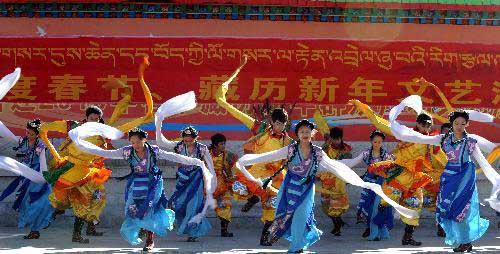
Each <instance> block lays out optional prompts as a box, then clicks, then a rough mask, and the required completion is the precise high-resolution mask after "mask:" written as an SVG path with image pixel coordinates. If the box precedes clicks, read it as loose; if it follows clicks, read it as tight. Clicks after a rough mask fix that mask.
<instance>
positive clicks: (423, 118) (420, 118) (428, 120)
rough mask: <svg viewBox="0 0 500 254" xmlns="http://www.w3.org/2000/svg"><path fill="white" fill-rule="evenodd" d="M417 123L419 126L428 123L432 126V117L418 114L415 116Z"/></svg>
mask: <svg viewBox="0 0 500 254" xmlns="http://www.w3.org/2000/svg"><path fill="white" fill-rule="evenodd" d="M417 123H421V124H424V123H430V124H432V117H431V116H430V115H428V114H426V113H420V114H419V115H418V116H417Z"/></svg>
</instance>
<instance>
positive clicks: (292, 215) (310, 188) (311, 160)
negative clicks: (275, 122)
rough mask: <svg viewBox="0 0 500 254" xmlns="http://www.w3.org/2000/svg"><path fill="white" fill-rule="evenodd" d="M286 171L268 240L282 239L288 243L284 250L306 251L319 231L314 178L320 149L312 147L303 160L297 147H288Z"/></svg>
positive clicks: (320, 155) (316, 238) (317, 237)
mask: <svg viewBox="0 0 500 254" xmlns="http://www.w3.org/2000/svg"><path fill="white" fill-rule="evenodd" d="M288 154H289V158H288V161H289V162H288V170H287V173H286V176H285V179H284V180H283V183H282V184H281V187H280V189H279V192H278V196H277V204H278V207H277V209H276V214H275V219H274V221H273V224H272V225H271V227H270V228H269V232H270V238H271V239H274V240H277V239H278V238H281V237H284V238H285V239H287V240H288V241H290V246H289V248H288V250H289V251H290V252H295V251H298V250H303V249H306V248H307V247H309V246H311V245H312V244H314V243H315V242H317V241H318V240H319V239H320V236H321V235H322V232H321V230H319V229H318V228H317V227H316V220H315V219H314V179H315V178H316V173H317V169H318V166H319V162H320V161H321V159H322V149H321V148H320V147H318V146H312V149H311V154H310V156H309V157H308V158H304V157H303V156H302V155H301V154H300V149H298V144H297V143H293V144H291V145H289V146H288Z"/></svg>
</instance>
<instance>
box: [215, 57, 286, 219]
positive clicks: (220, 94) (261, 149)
mask: <svg viewBox="0 0 500 254" xmlns="http://www.w3.org/2000/svg"><path fill="white" fill-rule="evenodd" d="M243 65H244V64H243ZM243 65H241V66H240V67H239V68H238V69H237V70H236V71H235V72H234V73H233V74H232V75H231V77H230V78H229V79H228V80H227V81H226V82H224V84H222V86H221V87H219V89H218V90H217V93H216V97H215V100H216V101H217V104H219V106H220V107H222V108H224V109H226V110H227V112H229V114H231V115H232V116H233V117H235V118H236V119H238V120H239V121H241V122H242V123H243V124H244V125H245V126H246V127H247V128H248V129H250V130H252V133H253V134H254V135H255V136H254V137H252V138H251V139H250V140H248V141H247V142H246V144H245V145H244V150H245V152H247V153H248V152H250V153H257V154H260V153H266V152H270V151H274V150H278V149H280V148H283V147H285V146H287V145H289V144H290V143H291V142H292V139H291V138H290V137H289V136H288V135H287V134H286V133H285V132H283V133H280V134H275V133H273V132H272V130H271V127H270V126H269V125H267V124H265V123H261V122H259V121H257V120H255V119H253V118H252V117H250V116H248V115H246V114H245V113H243V112H241V111H239V110H238V109H237V108H235V107H234V106H232V105H231V104H229V103H227V101H226V93H227V91H228V86H229V84H230V83H231V81H232V80H233V79H234V78H235V77H236V76H237V75H238V73H239V71H240V70H241V68H242V67H243ZM281 164H282V162H274V163H267V164H255V165H253V166H252V167H250V169H249V170H248V171H249V172H250V174H252V175H253V176H254V177H256V178H261V179H264V178H266V177H269V176H271V175H272V174H273V173H274V172H276V171H277V170H278V169H279V168H280V166H281ZM284 175H285V171H282V172H281V173H280V174H279V175H278V176H276V177H275V178H274V179H273V181H272V188H267V189H266V190H264V189H262V188H261V187H260V186H258V185H257V184H255V183H254V182H252V181H250V180H248V179H246V177H245V176H244V175H243V174H242V173H241V172H238V173H236V179H235V182H234V184H233V192H234V194H235V199H237V200H247V199H248V198H249V197H251V196H252V195H255V196H258V197H260V200H261V203H262V211H263V212H262V218H261V220H262V222H266V221H268V222H269V221H273V220H274V213H275V209H276V205H277V204H274V202H275V201H276V196H277V190H278V189H279V187H280V186H281V182H282V181H283V176H284Z"/></svg>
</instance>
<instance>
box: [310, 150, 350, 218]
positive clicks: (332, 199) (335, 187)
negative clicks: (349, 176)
mask: <svg viewBox="0 0 500 254" xmlns="http://www.w3.org/2000/svg"><path fill="white" fill-rule="evenodd" d="M323 151H325V152H326V154H327V155H328V157H330V158H331V159H334V160H341V159H350V158H352V154H351V151H352V147H351V146H350V145H348V144H344V146H343V147H342V148H340V149H338V148H334V147H332V146H331V145H328V146H327V145H326V144H325V145H324V146H323ZM317 179H318V180H320V182H321V187H320V186H319V185H316V191H318V192H320V193H321V208H322V210H323V212H324V213H325V214H326V215H328V216H329V217H340V216H342V215H343V214H344V213H345V212H346V211H347V209H349V196H348V195H347V188H346V183H345V182H344V181H342V180H340V179H339V178H337V177H336V176H335V175H334V174H332V173H329V172H320V173H318V174H317Z"/></svg>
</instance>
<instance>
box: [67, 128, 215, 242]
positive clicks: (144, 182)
mask: <svg viewBox="0 0 500 254" xmlns="http://www.w3.org/2000/svg"><path fill="white" fill-rule="evenodd" d="M110 132H115V133H120V132H119V131H118V130H117V129H114V128H112V127H110V126H107V125H104V124H99V123H86V124H84V125H82V126H80V127H77V128H76V129H75V130H74V131H71V132H70V137H71V139H72V140H73V141H74V142H75V143H76V144H77V146H78V148H79V149H81V150H83V151H85V152H88V153H92V154H95V155H98V156H100V157H103V158H111V159H120V158H122V159H125V160H126V161H127V162H128V163H129V165H130V168H131V170H132V172H131V173H130V174H129V175H128V176H127V178H128V181H127V186H126V188H125V220H124V221H123V223H122V226H121V229H120V233H121V235H122V237H123V239H125V240H126V241H127V242H129V243H130V244H132V245H137V244H140V243H141V242H142V240H141V239H140V232H141V230H144V231H145V233H146V236H147V239H146V243H145V246H144V249H143V250H144V251H151V250H152V249H153V247H154V236H155V235H159V236H165V235H166V233H167V230H172V228H173V223H174V220H175V213H174V211H172V210H170V209H167V204H168V200H167V198H166V196H165V193H164V189H163V178H162V171H161V170H160V168H159V167H158V166H157V162H158V160H160V159H164V160H168V161H172V162H176V163H182V164H184V165H196V166H199V167H200V168H201V169H200V170H201V171H202V173H203V176H204V177H205V178H206V179H208V181H211V178H212V175H211V174H210V173H209V172H208V170H207V169H206V168H205V166H204V164H203V162H202V161H201V160H198V159H196V158H191V157H187V156H183V155H178V154H175V153H170V152H166V151H163V150H161V149H159V148H158V147H157V146H153V145H150V144H149V143H148V142H147V140H146V138H147V133H146V132H144V131H143V130H141V129H139V128H135V129H133V130H131V131H130V132H129V133H128V138H129V141H130V143H131V145H129V146H125V147H122V148H120V149H117V150H103V149H101V148H99V147H97V146H95V145H93V144H91V143H90V142H87V141H85V140H83V138H86V137H88V136H92V135H102V136H105V137H108V138H109V133H110ZM96 133H97V134H96ZM115 136H116V135H115ZM112 139H116V137H115V138H112ZM208 186H210V185H208Z"/></svg>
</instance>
